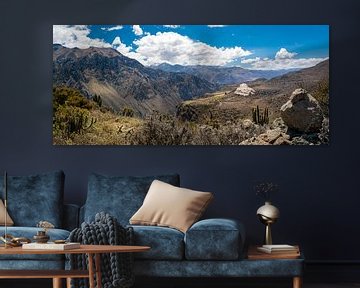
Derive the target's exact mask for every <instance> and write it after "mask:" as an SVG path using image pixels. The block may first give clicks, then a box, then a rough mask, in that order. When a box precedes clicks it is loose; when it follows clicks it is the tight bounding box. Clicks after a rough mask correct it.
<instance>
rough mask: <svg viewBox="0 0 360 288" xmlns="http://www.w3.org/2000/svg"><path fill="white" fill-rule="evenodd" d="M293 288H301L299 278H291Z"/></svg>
mask: <svg viewBox="0 0 360 288" xmlns="http://www.w3.org/2000/svg"><path fill="white" fill-rule="evenodd" d="M293 288H301V277H299V276H297V277H294V278H293Z"/></svg>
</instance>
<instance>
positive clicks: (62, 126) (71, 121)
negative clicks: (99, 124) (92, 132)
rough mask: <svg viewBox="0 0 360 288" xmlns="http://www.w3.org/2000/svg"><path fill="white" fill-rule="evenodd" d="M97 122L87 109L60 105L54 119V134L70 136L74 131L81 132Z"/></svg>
mask: <svg viewBox="0 0 360 288" xmlns="http://www.w3.org/2000/svg"><path fill="white" fill-rule="evenodd" d="M95 122H96V120H95V119H94V118H92V117H90V113H89V111H88V110H86V109H82V108H78V107H72V106H59V107H58V109H57V111H56V112H55V115H54V119H53V132H54V136H60V137H66V138H69V137H71V135H72V134H73V133H77V134H81V133H83V132H84V131H85V130H87V129H89V128H90V127H91V126H92V125H93V124H94V123H95Z"/></svg>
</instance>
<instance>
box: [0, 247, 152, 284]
mask: <svg viewBox="0 0 360 288" xmlns="http://www.w3.org/2000/svg"><path fill="white" fill-rule="evenodd" d="M149 249H150V247H147V246H123V245H118V246H116V245H80V248H78V249H71V250H25V249H22V248H21V247H13V248H6V249H5V248H4V247H2V248H0V255H1V254H4V255H9V254H10V255H25V254H39V255H40V254H87V256H88V259H89V263H88V270H0V279H31V278H33V279H34V278H52V279H53V288H60V287H62V282H61V281H62V279H64V278H66V279H67V283H68V287H70V286H69V284H70V280H71V279H72V278H88V279H89V285H90V286H89V288H94V287H95V280H94V274H95V276H96V277H95V278H96V287H97V288H101V287H102V285H101V257H100V254H102V253H127V252H144V251H147V250H149ZM94 258H95V261H94ZM94 262H95V263H94Z"/></svg>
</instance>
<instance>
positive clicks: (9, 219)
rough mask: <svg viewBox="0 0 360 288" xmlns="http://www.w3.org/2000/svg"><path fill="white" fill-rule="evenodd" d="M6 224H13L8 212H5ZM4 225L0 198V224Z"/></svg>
mask: <svg viewBox="0 0 360 288" xmlns="http://www.w3.org/2000/svg"><path fill="white" fill-rule="evenodd" d="M6 217H7V218H6V222H7V223H6V225H8V226H12V225H14V221H13V220H12V219H11V218H10V216H9V214H8V213H6ZM4 225H5V205H4V203H3V201H2V200H1V199H0V226H4Z"/></svg>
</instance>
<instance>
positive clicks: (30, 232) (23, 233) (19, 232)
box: [0, 227, 70, 260]
mask: <svg viewBox="0 0 360 288" xmlns="http://www.w3.org/2000/svg"><path fill="white" fill-rule="evenodd" d="M40 230H42V229H41V228H36V227H8V228H7V233H8V234H11V235H12V236H14V237H25V238H28V239H30V240H32V239H33V236H34V235H36V233H37V232H38V231H40ZM4 234H5V227H0V235H4ZM47 234H48V235H49V236H50V240H49V241H54V240H65V239H67V238H68V237H69V234H70V232H69V231H67V230H63V229H49V230H48V231H47ZM40 259H41V260H62V259H64V255H31V254H30V255H0V260H40Z"/></svg>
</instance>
